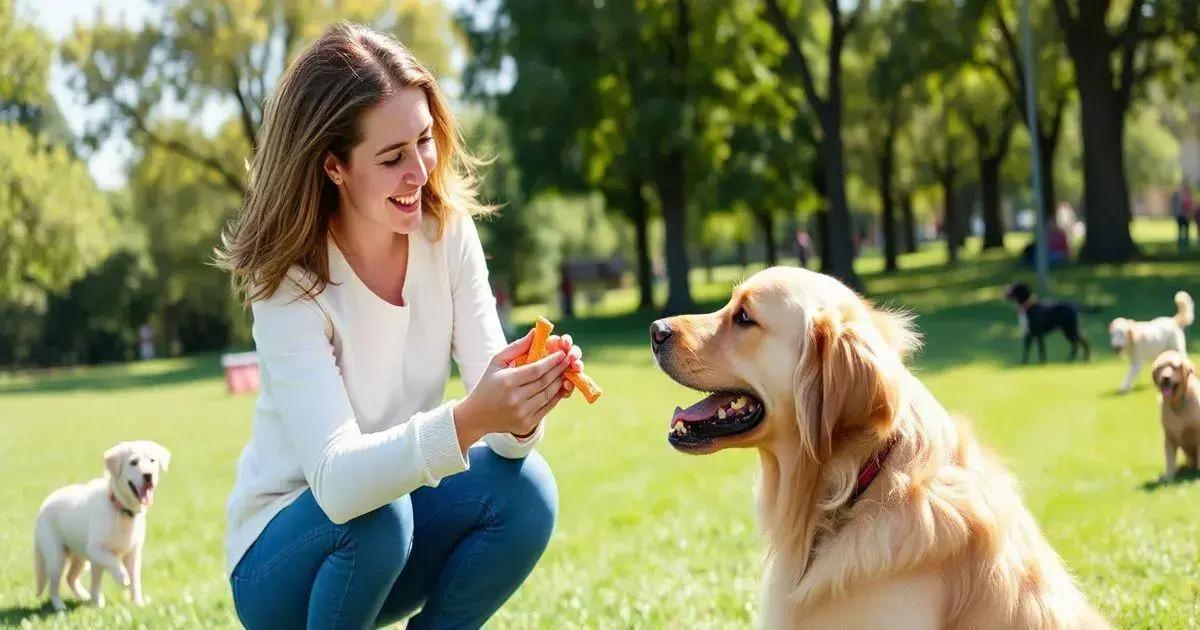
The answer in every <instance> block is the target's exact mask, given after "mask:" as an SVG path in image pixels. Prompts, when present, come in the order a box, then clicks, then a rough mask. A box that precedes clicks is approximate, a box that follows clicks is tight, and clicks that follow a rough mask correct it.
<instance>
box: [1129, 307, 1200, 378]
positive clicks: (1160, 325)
mask: <svg viewBox="0 0 1200 630" xmlns="http://www.w3.org/2000/svg"><path fill="white" fill-rule="evenodd" d="M1195 319H1196V305H1195V304H1194V303H1193V302H1192V296H1190V295H1188V294H1187V293H1186V292H1184V291H1179V292H1178V293H1176V294H1175V315H1174V316H1172V317H1156V318H1154V319H1152V320H1150V321H1148V322H1137V321H1134V320H1132V319H1125V318H1124V317H1118V318H1116V319H1114V320H1112V322H1111V323H1109V325H1108V335H1109V344H1110V345H1111V346H1112V348H1113V350H1116V351H1117V352H1123V353H1125V356H1126V357H1128V359H1129V372H1128V373H1126V374H1125V382H1124V383H1123V384H1122V385H1121V389H1120V391H1121V393H1125V392H1128V391H1129V388H1131V387H1133V379H1135V378H1137V375H1138V372H1140V371H1141V370H1142V365H1143V364H1144V363H1146V362H1147V361H1153V360H1154V359H1155V357H1157V356H1158V355H1160V354H1162V353H1163V352H1166V351H1167V350H1177V351H1179V352H1187V342H1186V341H1185V340H1184V335H1183V329H1184V328H1187V327H1188V326H1191V325H1192V322H1193V321H1195Z"/></svg>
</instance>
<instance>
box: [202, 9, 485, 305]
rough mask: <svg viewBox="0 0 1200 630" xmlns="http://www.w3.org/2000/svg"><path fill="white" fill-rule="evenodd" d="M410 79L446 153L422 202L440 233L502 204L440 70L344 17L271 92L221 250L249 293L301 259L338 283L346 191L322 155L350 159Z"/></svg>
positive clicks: (315, 276)
mask: <svg viewBox="0 0 1200 630" xmlns="http://www.w3.org/2000/svg"><path fill="white" fill-rule="evenodd" d="M405 87H418V88H421V90H423V91H424V92H425V98H426V99H427V101H428V103H429V111H430V114H432V116H433V137H434V142H435V143H436V146H437V151H438V162H437V165H436V167H435V168H434V169H433V171H432V172H430V173H429V181H428V182H427V183H426V185H425V186H424V187H423V192H422V195H423V196H422V199H421V204H422V207H423V208H424V209H425V210H424V211H425V212H427V213H428V216H429V217H430V218H432V219H433V220H434V222H435V224H436V234H437V237H438V238H441V236H442V234H443V233H444V232H445V228H446V223H447V221H448V219H450V218H451V216H452V215H453V214H454V213H466V214H468V215H471V216H476V215H480V214H486V213H488V212H490V211H491V210H492V207H491V206H487V205H484V204H482V203H480V202H479V201H478V198H477V195H476V188H475V177H474V172H475V169H476V168H477V167H478V166H480V164H481V162H480V160H478V159H477V158H475V157H474V156H472V155H471V154H470V153H468V152H467V151H466V150H465V148H464V146H463V140H462V136H461V133H460V131H459V129H458V126H457V123H456V122H455V119H454V115H453V114H452V113H451V112H450V108H449V106H448V105H447V103H446V99H445V97H444V96H443V95H442V91H441V89H440V88H439V87H438V83H437V80H436V79H435V78H434V76H433V74H432V73H430V72H429V70H428V69H426V68H425V66H423V65H422V64H421V63H420V62H419V61H417V59H416V57H414V56H413V54H412V52H410V51H409V50H408V48H406V47H405V46H404V45H403V44H401V43H400V42H398V41H396V40H395V39H393V38H391V37H389V36H387V35H384V34H382V33H379V32H377V31H375V30H372V29H370V28H368V27H365V26H361V25H357V24H350V23H341V24H337V25H334V26H332V27H330V28H329V30H327V31H326V32H325V34H324V35H322V36H321V37H320V38H319V39H317V40H316V41H315V42H313V43H312V44H310V45H309V46H308V47H307V48H305V49H304V50H303V51H301V53H300V54H299V56H297V57H296V59H295V60H294V61H293V62H292V64H291V65H290V66H289V67H288V68H287V70H286V71H285V72H284V75H283V78H282V79H281V80H280V82H279V86H278V87H277V88H276V90H275V93H274V94H273V95H272V96H271V97H270V98H269V99H268V101H267V103H266V107H265V113H264V116H263V125H262V128H261V129H260V130H259V134H258V149H257V151H256V152H255V154H254V157H253V158H252V160H251V163H250V173H249V180H248V186H247V192H246V200H245V203H244V204H243V207H242V212H241V213H240V214H239V215H238V216H237V217H236V218H235V219H234V220H233V221H231V222H230V224H229V226H228V227H227V229H226V230H225V233H224V234H222V237H221V245H220V246H219V247H218V248H217V250H216V264H217V266H219V267H221V268H222V269H226V270H228V271H229V272H230V273H231V274H232V276H233V286H234V291H235V293H237V294H238V295H239V296H240V297H242V298H243V299H244V300H245V301H246V302H252V301H255V300H260V299H266V298H269V297H270V296H272V295H274V293H275V291H276V290H277V289H278V288H279V285H280V284H281V283H282V282H283V279H284V278H285V276H286V275H287V272H288V269H289V268H290V267H291V266H293V265H296V266H299V267H300V268H301V269H303V270H305V271H306V272H308V274H307V275H308V276H309V277H310V279H311V284H310V285H309V286H306V287H302V290H303V291H304V292H305V293H307V294H309V295H315V294H317V293H320V292H321V291H322V290H324V288H325V286H326V285H327V284H329V259H328V250H327V248H326V239H327V237H328V229H329V218H330V216H331V215H332V214H333V213H334V212H336V210H337V204H338V191H337V187H336V186H334V185H333V182H331V181H329V178H328V176H327V175H326V173H325V172H324V170H323V168H322V162H323V160H324V158H325V156H326V154H327V153H332V154H333V155H334V156H336V157H337V158H338V159H339V160H341V161H342V162H347V161H348V159H349V157H350V150H351V149H352V148H353V147H354V146H355V145H357V144H358V143H359V142H360V141H361V140H362V134H361V129H360V128H359V121H360V119H361V118H362V116H363V114H364V113H366V112H367V110H369V109H370V108H372V107H374V106H376V105H378V104H379V103H381V102H383V101H384V100H385V99H387V98H388V97H389V96H391V95H392V94H395V93H396V92H397V91H398V90H400V89H402V88H405Z"/></svg>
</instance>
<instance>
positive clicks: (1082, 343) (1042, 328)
mask: <svg viewBox="0 0 1200 630" xmlns="http://www.w3.org/2000/svg"><path fill="white" fill-rule="evenodd" d="M1004 299H1006V300H1008V301H1010V302H1012V303H1013V304H1016V306H1017V319H1018V320H1019V321H1020V323H1021V332H1022V333H1023V334H1024V336H1025V346H1024V350H1023V351H1022V352H1021V363H1029V345H1030V344H1031V343H1033V341H1034V340H1035V339H1036V340H1037V344H1038V358H1039V359H1040V360H1041V362H1042V363H1045V362H1046V335H1048V334H1050V333H1052V332H1054V331H1055V330H1056V329H1059V328H1061V329H1062V331H1063V334H1064V335H1066V337H1067V341H1069V342H1070V343H1071V360H1072V361H1074V360H1075V355H1076V353H1077V352H1078V350H1079V348H1080V347H1082V348H1083V360H1084V361H1087V360H1089V359H1091V357H1092V348H1091V346H1090V345H1088V342H1087V339H1086V338H1084V336H1083V334H1082V333H1080V331H1079V307H1077V306H1076V305H1074V304H1071V303H1070V302H1060V301H1058V300H1039V299H1038V298H1037V296H1035V295H1034V293H1033V289H1031V288H1030V287H1029V285H1028V284H1025V283H1024V282H1017V283H1014V284H1010V285H1009V286H1008V289H1007V290H1005V292H1004Z"/></svg>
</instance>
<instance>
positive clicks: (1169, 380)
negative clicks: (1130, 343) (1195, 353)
mask: <svg viewBox="0 0 1200 630" xmlns="http://www.w3.org/2000/svg"><path fill="white" fill-rule="evenodd" d="M1151 375H1152V376H1153V378H1154V385H1155V386H1156V387H1158V391H1159V394H1160V397H1159V409H1160V413H1161V418H1162V428H1163V454H1164V455H1165V457H1166V470H1165V472H1163V480H1164V481H1168V482H1169V481H1174V479H1175V471H1176V469H1175V456H1176V455H1177V454H1178V453H1179V450H1180V449H1183V454H1184V456H1185V457H1187V460H1188V464H1189V465H1190V466H1191V467H1192V468H1196V466H1197V464H1198V463H1200V460H1197V458H1196V456H1197V450H1198V449H1200V380H1198V379H1197V378H1196V366H1195V365H1193V364H1192V362H1191V361H1189V360H1188V358H1187V357H1186V356H1184V355H1183V354H1181V353H1179V352H1176V351H1174V350H1167V351H1166V352H1164V353H1162V354H1160V355H1158V358H1157V359H1155V360H1154V370H1153V371H1152V372H1151Z"/></svg>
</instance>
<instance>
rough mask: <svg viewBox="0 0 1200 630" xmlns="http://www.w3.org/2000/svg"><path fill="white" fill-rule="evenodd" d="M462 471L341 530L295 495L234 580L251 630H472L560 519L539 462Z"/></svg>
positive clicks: (493, 460) (494, 462)
mask: <svg viewBox="0 0 1200 630" xmlns="http://www.w3.org/2000/svg"><path fill="white" fill-rule="evenodd" d="M468 457H469V458H470V462H471V467H470V469H469V470H467V471H465V472H462V473H459V474H457V475H451V476H449V477H446V478H445V479H443V480H442V481H441V483H440V484H439V485H438V486H437V487H436V488H428V487H421V488H418V489H417V490H414V491H413V492H412V493H411V494H409V495H407V496H403V497H400V498H399V499H396V500H395V501H393V502H391V503H389V504H388V505H385V506H383V507H381V508H379V509H377V510H375V511H373V512H370V513H367V514H364V515H362V516H360V517H358V518H355V519H352V520H350V521H348V522H346V523H344V524H342V525H336V524H334V523H333V522H332V521H330V520H329V518H328V517H327V516H325V513H324V512H323V511H321V508H320V507H319V506H318V505H317V502H316V500H315V499H314V498H313V495H312V491H311V490H310V491H306V492H305V493H304V494H302V495H300V497H299V498H297V499H296V500H295V501H294V502H293V503H292V504H291V505H289V506H287V507H286V508H284V509H283V510H282V511H281V512H280V513H279V514H277V515H275V517H274V518H273V519H271V522H270V523H269V524H267V527H266V529H264V530H263V532H262V534H260V535H259V537H258V539H257V540H256V541H255V542H254V544H253V545H252V546H251V547H250V549H249V550H248V551H247V552H246V554H245V555H244V556H242V559H241V560H240V561H239V562H238V565H237V567H236V568H235V569H234V571H233V576H232V578H231V579H230V583H231V586H232V588H233V602H234V606H235V607H236V609H237V614H238V618H239V619H240V620H241V622H242V624H244V625H245V626H246V627H247V628H252V629H253V628H302V627H308V628H367V627H374V626H377V625H383V624H388V623H392V622H395V621H399V620H401V619H403V618H405V617H408V616H409V615H412V614H413V613H414V612H417V611H418V610H419V611H420V612H419V613H418V614H417V615H416V616H415V617H412V619H410V620H409V624H408V627H409V628H478V627H480V626H482V625H483V623H484V622H485V621H487V619H488V618H489V617H491V616H492V614H493V613H495V612H496V611H497V610H499V608H500V606H501V604H503V603H504V602H505V601H506V600H508V598H509V597H511V596H512V594H513V593H514V592H515V591H516V590H517V587H518V586H520V585H521V583H522V582H524V581H525V578H526V577H528V576H529V572H530V571H532V570H533V566H534V565H535V564H536V563H537V561H538V558H540V557H541V555H542V552H543V551H544V550H545V549H546V544H547V543H548V542H549V541H550V532H551V530H553V529H554V517H555V514H556V512H557V510H558V490H557V488H556V487H555V484H554V476H553V474H551V472H550V467H549V466H547V464H546V460H544V459H542V457H541V455H539V454H537V452H533V453H530V454H529V456H528V457H526V458H525V459H520V460H513V459H505V458H503V457H500V456H499V455H496V454H495V453H493V452H492V451H491V449H488V448H487V447H484V446H476V447H473V448H471V449H470V450H469V452H468Z"/></svg>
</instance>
